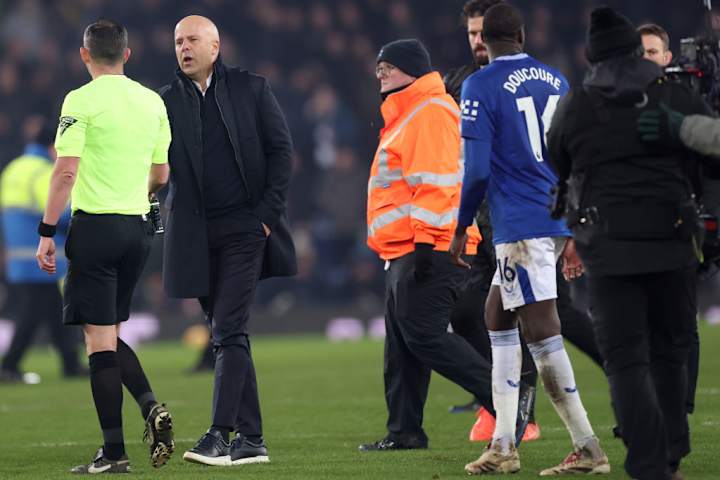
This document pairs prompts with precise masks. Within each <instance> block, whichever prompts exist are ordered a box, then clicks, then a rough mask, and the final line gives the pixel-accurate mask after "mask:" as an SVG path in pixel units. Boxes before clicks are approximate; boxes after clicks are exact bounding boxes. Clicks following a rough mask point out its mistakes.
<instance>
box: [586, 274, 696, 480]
mask: <svg viewBox="0 0 720 480" xmlns="http://www.w3.org/2000/svg"><path fill="white" fill-rule="evenodd" d="M695 290H696V273H695V270H694V269H693V268H687V269H682V270H677V271H669V272H661V273H652V274H640V275H625V276H590V277H589V293H590V305H591V309H592V313H593V314H592V320H593V326H594V329H595V335H596V337H597V340H598V345H599V347H600V352H601V353H602V356H603V358H604V359H605V372H606V374H607V376H608V380H609V382H610V394H611V397H612V402H613V408H614V410H615V416H616V418H617V421H618V424H619V426H620V428H621V430H622V436H623V440H624V441H625V443H626V445H627V448H628V453H627V457H626V459H625V470H626V471H627V473H628V474H629V475H630V476H631V477H633V478H637V479H640V480H646V479H647V480H650V479H653V480H662V479H668V478H670V472H671V471H672V470H674V469H676V468H677V466H678V465H679V463H680V460H681V459H682V458H683V457H684V456H685V455H687V454H688V453H689V452H690V440H689V432H688V423H687V413H686V396H687V370H686V361H687V358H688V349H689V346H690V343H691V341H692V335H693V331H694V329H695V316H696V295H695Z"/></svg>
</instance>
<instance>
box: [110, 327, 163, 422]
mask: <svg viewBox="0 0 720 480" xmlns="http://www.w3.org/2000/svg"><path fill="white" fill-rule="evenodd" d="M117 361H118V365H119V366H120V374H121V376H122V383H123V384H124V385H125V386H126V387H127V389H128V390H129V391H130V393H131V394H132V396H133V397H134V398H135V401H136V402H137V404H138V406H139V407H140V411H141V412H142V416H143V419H146V418H147V417H148V414H149V413H150V410H152V407H153V406H155V404H156V403H157V400H155V394H154V393H153V391H152V389H151V388H150V382H148V379H147V377H146V376H145V372H144V371H143V369H142V365H140V360H138V358H137V355H135V352H134V351H133V349H132V348H130V346H129V345H128V344H127V343H125V342H123V341H122V339H121V338H120V337H118V339H117Z"/></svg>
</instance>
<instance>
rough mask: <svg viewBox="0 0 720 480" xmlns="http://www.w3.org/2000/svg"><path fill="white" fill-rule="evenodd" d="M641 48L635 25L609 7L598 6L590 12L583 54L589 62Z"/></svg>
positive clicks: (640, 40)
mask: <svg viewBox="0 0 720 480" xmlns="http://www.w3.org/2000/svg"><path fill="white" fill-rule="evenodd" d="M640 48H642V39H641V38H640V34H639V33H638V31H637V30H636V29H635V25H633V24H632V22H630V20H628V19H627V18H625V17H624V16H623V15H621V14H619V13H617V12H616V11H615V10H613V9H612V8H610V7H598V8H596V9H594V10H593V11H592V13H590V28H589V29H588V33H587V47H586V50H585V56H586V57H587V59H588V61H589V62H590V63H597V62H602V61H603V60H607V59H608V58H612V57H619V56H623V55H627V54H630V53H632V52H634V51H638V50H639V49H640Z"/></svg>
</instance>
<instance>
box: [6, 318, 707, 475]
mask: <svg viewBox="0 0 720 480" xmlns="http://www.w3.org/2000/svg"><path fill="white" fill-rule="evenodd" d="M701 338H702V361H701V375H700V385H699V387H698V396H697V410H696V413H695V414H694V415H692V416H691V429H692V442H693V452H692V454H691V455H690V456H689V457H688V458H687V459H686V461H685V462H684V464H683V467H682V470H683V472H684V473H685V476H686V478H687V479H690V480H694V479H717V478H720V447H718V440H719V439H720V435H719V434H718V429H719V428H720V374H719V373H718V372H720V356H719V355H718V354H717V351H718V349H720V328H719V327H714V328H713V327H703V328H702V330H701ZM253 348H254V355H255V361H256V366H257V370H258V381H259V385H260V396H261V403H262V408H263V416H264V420H265V424H264V428H265V438H266V440H267V443H268V447H269V453H270V458H271V462H272V463H271V464H269V465H248V466H241V467H214V468H212V467H203V466H199V465H193V464H189V463H185V462H183V461H182V460H181V457H182V453H183V451H184V450H186V449H187V448H189V447H191V446H192V445H193V444H194V441H195V440H197V439H198V438H199V437H200V435H201V434H202V433H203V432H204V431H205V430H206V429H207V427H208V425H209V418H210V400H211V394H212V377H211V375H209V374H204V375H187V374H185V373H184V370H185V369H186V368H188V367H189V366H191V365H192V364H193V362H194V361H195V359H196V355H197V353H196V352H194V351H192V350H190V349H188V348H186V347H183V346H181V345H179V344H177V343H165V344H154V345H148V346H145V347H142V348H140V349H139V355H140V357H141V360H142V362H143V364H144V365H145V369H146V371H147V372H148V374H149V377H150V381H151V384H152V385H153V388H154V389H155V392H156V394H157V396H158V398H159V399H160V400H161V401H164V402H167V403H168V406H169V408H170V410H171V412H172V414H173V417H174V422H175V434H176V440H177V449H176V453H175V455H174V456H173V458H172V459H171V460H170V463H169V464H168V465H167V466H165V467H163V468H161V469H158V470H155V469H153V468H152V467H151V466H150V464H149V462H148V458H147V449H146V446H145V444H143V443H141V437H142V421H141V419H140V414H139V410H138V408H137V407H136V405H135V403H134V401H133V399H132V397H131V396H130V395H129V394H128V393H127V392H125V400H124V411H123V416H124V425H125V439H126V442H127V448H128V454H129V456H130V461H131V465H132V468H133V474H132V477H133V478H138V479H140V478H148V479H149V478H153V479H154V478H168V479H170V478H172V479H176V478H177V479H196V478H197V479H215V478H243V479H292V480H300V479H323V478H343V479H345V478H363V479H365V478H367V479H389V480H394V479H413V480H422V479H427V480H436V479H445V478H458V479H459V478H467V477H466V475H465V474H464V472H463V466H464V465H465V463H467V462H468V461H471V460H474V459H475V458H476V457H477V456H478V455H479V454H480V451H481V448H482V445H478V444H471V443H470V442H468V440H467V434H468V431H469V428H470V426H471V424H472V421H473V416H472V415H470V414H455V415H451V414H449V413H448V411H447V408H448V406H449V405H451V404H453V403H458V402H465V401H466V400H468V398H469V396H468V394H467V393H465V392H464V391H462V390H461V389H460V388H458V387H457V386H455V385H453V384H451V383H450V382H448V381H447V380H445V379H443V378H441V377H440V376H437V375H434V376H433V379H432V383H431V387H430V395H429V398H428V402H427V406H426V408H425V429H426V431H427V433H428V435H429V437H430V449H429V450H426V451H412V452H383V453H359V452H358V451H357V446H358V444H360V443H362V442H367V441H374V440H377V439H379V438H381V437H382V436H383V435H384V433H385V430H384V424H385V404H384V400H383V389H382V344H381V343H379V342H371V341H362V342H358V343H340V344H331V343H328V342H327V341H325V340H324V339H321V338H319V337H278V338H275V337H266V338H258V339H256V341H255V342H254V344H253ZM571 355H572V359H573V362H574V366H575V375H576V378H577V382H578V386H579V388H580V392H581V394H582V398H583V401H584V403H585V407H586V409H587V410H588V412H589V415H590V420H591V422H592V424H593V426H594V427H595V431H596V432H597V434H598V435H599V437H600V439H601V442H602V445H603V447H604V448H605V449H606V451H607V453H608V456H609V457H610V461H611V463H612V468H613V473H612V474H611V475H610V476H609V477H605V478H626V475H625V474H624V471H623V468H622V463H623V459H624V448H623V446H622V444H621V442H620V441H619V440H615V439H613V438H612V434H611V431H610V430H611V427H612V425H613V424H614V420H613V417H612V413H611V411H610V402H609V395H608V388H607V382H606V380H605V377H604V376H603V375H602V373H601V372H600V370H599V369H598V368H597V367H596V366H594V365H593V364H592V363H591V362H590V361H589V360H588V359H587V358H585V357H584V356H583V355H582V354H580V353H578V352H576V351H574V350H572V349H571ZM24 368H25V369H26V370H32V371H37V372H39V373H40V375H41V376H42V378H43V381H42V383H41V384H40V385H34V386H25V385H2V386H0V478H2V479H30V478H33V479H35V478H37V479H54V478H74V476H73V475H71V474H69V473H66V472H67V470H68V468H70V467H71V466H73V465H75V464H79V463H83V462H86V461H88V460H89V459H90V457H91V455H92V454H93V453H94V452H95V449H96V448H97V447H98V446H99V445H100V444H101V436H100V432H99V428H98V424H97V418H96V414H95V409H94V407H93V405H92V402H91V395H90V387H89V383H88V382H87V381H86V380H74V381H61V380H60V379H59V376H58V373H57V370H58V362H57V360H56V357H55V354H54V353H51V352H49V351H46V350H39V351H34V352H33V354H32V355H31V356H30V357H29V358H28V359H27V360H26V361H25V364H24ZM537 418H538V420H539V423H540V426H541V429H542V439H541V440H540V441H538V442H533V443H528V444H524V445H523V446H522V447H521V449H520V455H521V461H522V471H521V472H520V473H519V474H517V475H514V476H513V477H512V478H514V479H523V478H535V477H536V476H537V473H538V472H539V471H540V470H541V469H542V468H545V467H549V466H551V465H554V464H555V463H557V462H559V461H560V460H562V459H563V458H564V456H565V455H566V454H567V453H568V452H569V450H570V442H569V437H568V435H567V433H566V432H565V430H564V428H563V427H562V424H561V422H560V420H559V419H558V417H557V416H556V415H555V413H554V411H553V410H552V407H551V405H550V404H549V402H548V400H547V397H546V395H545V394H544V393H543V392H542V389H540V392H539V395H538V406H537Z"/></svg>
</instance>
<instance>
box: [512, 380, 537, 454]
mask: <svg viewBox="0 0 720 480" xmlns="http://www.w3.org/2000/svg"><path fill="white" fill-rule="evenodd" d="M534 407H535V387H532V386H530V385H528V384H527V383H525V382H520V392H518V413H517V421H516V422H515V448H517V447H518V446H520V442H522V438H523V435H525V429H526V428H527V426H528V423H530V417H531V416H532V412H533V410H534Z"/></svg>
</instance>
